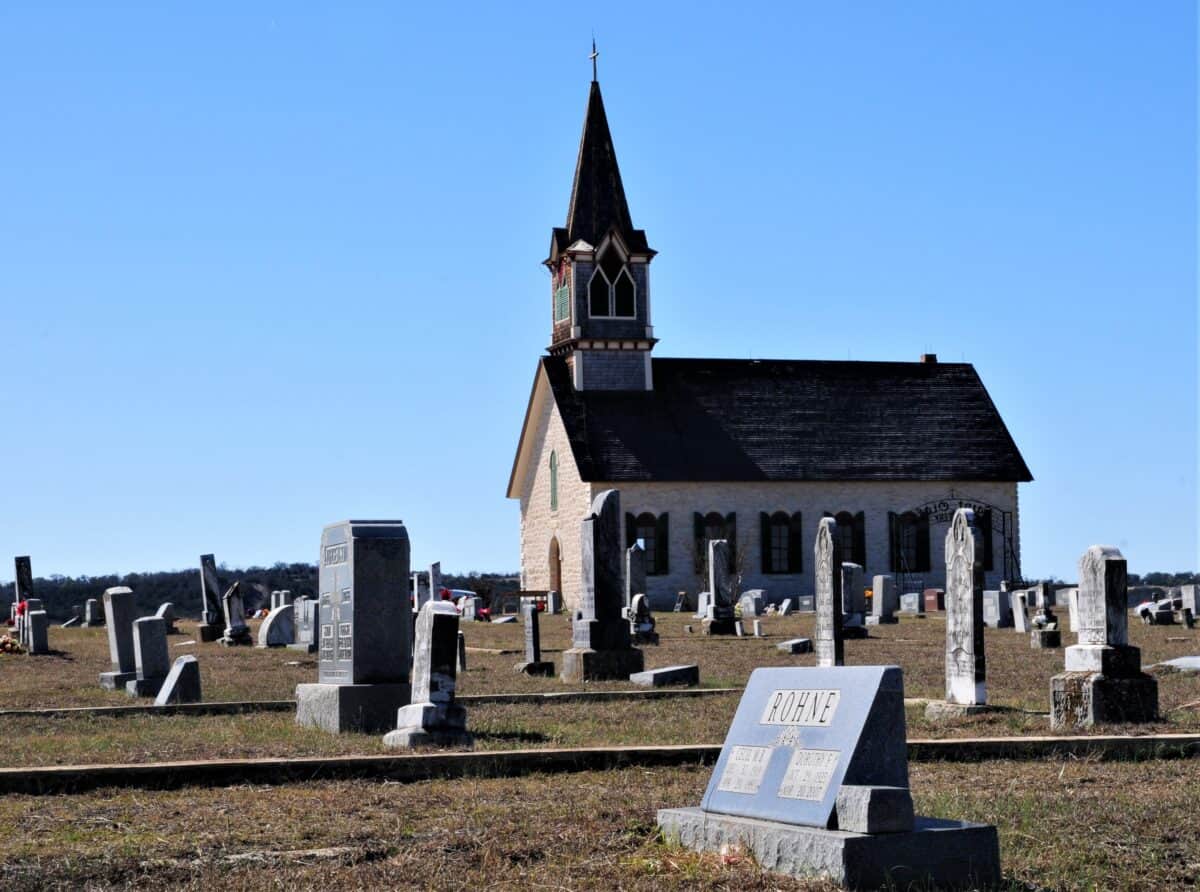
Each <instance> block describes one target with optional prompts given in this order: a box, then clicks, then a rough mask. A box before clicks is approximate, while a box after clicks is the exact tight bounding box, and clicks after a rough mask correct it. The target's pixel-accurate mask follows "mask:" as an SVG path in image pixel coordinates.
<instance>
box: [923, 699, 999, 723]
mask: <svg viewBox="0 0 1200 892" xmlns="http://www.w3.org/2000/svg"><path fill="white" fill-rule="evenodd" d="M992 709H993V707H991V706H988V705H987V704H986V703H949V702H947V701H945V700H932V701H930V702H929V703H926V704H925V718H926V720H927V721H930V722H941V721H945V720H947V719H961V718H965V717H966V716H969V715H979V714H980V713H984V712H990V711H992Z"/></svg>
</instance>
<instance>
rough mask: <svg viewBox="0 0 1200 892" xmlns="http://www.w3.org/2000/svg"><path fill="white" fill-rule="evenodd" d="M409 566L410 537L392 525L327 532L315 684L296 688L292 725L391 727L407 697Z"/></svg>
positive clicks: (348, 525)
mask: <svg viewBox="0 0 1200 892" xmlns="http://www.w3.org/2000/svg"><path fill="white" fill-rule="evenodd" d="M408 561H409V544H408V532H407V530H405V528H404V524H403V523H402V522H400V521H398V520H348V521H343V522H341V523H335V524H330V525H329V526H327V527H325V529H324V530H323V532H322V534H321V554H320V570H319V581H318V591H319V593H320V594H319V598H320V604H319V619H318V636H317V640H318V643H319V651H318V654H319V656H318V672H317V683H315V684H302V685H298V686H297V687H296V701H297V706H296V721H297V723H299V724H301V725H307V726H310V727H315V728H322V729H324V730H326V731H331V732H333V733H335V734H337V733H341V732H343V731H364V732H379V731H383V730H386V729H388V728H392V727H395V721H396V712H397V710H399V709H400V707H402V706H404V705H405V704H406V703H408V702H409V692H410V686H409V677H410V675H409V673H410V671H411V666H412V634H413V623H412V610H410V609H409V598H408V578H409V563H408ZM446 606H447V607H448V608H449V609H450V610H453V609H454V606H453V605H452V604H447V605H446ZM457 615H458V614H457V613H455V616H456V617H457ZM451 656H452V657H453V648H452V652H451Z"/></svg>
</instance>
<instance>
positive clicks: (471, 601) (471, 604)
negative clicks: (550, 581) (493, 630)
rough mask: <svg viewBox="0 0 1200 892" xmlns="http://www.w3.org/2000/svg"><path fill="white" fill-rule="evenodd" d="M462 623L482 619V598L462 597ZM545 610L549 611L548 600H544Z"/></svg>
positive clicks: (473, 596)
mask: <svg viewBox="0 0 1200 892" xmlns="http://www.w3.org/2000/svg"><path fill="white" fill-rule="evenodd" d="M459 607H460V609H461V611H462V618H463V622H475V621H476V620H481V619H483V613H482V611H483V598H481V597H479V596H478V595H463V596H462V598H461V600H460V601H459ZM546 610H547V612H549V610H550V599H549V598H547V599H546Z"/></svg>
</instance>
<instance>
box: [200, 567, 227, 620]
mask: <svg viewBox="0 0 1200 892" xmlns="http://www.w3.org/2000/svg"><path fill="white" fill-rule="evenodd" d="M200 607H201V614H200V621H201V622H202V623H204V624H205V625H210V626H215V625H218V624H219V623H221V622H222V621H223V616H222V603H221V582H220V580H219V579H218V578H217V559H216V558H215V557H214V556H213V555H211V554H202V555H200Z"/></svg>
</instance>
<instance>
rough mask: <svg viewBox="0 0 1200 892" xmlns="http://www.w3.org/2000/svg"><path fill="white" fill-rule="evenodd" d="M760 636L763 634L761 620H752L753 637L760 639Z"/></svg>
mask: <svg viewBox="0 0 1200 892" xmlns="http://www.w3.org/2000/svg"><path fill="white" fill-rule="evenodd" d="M762 636H763V633H762V620H761V619H756V620H754V637H755V638H761V637H762Z"/></svg>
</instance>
